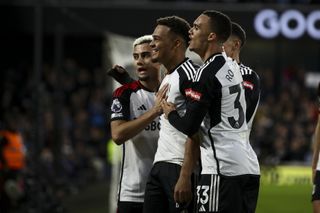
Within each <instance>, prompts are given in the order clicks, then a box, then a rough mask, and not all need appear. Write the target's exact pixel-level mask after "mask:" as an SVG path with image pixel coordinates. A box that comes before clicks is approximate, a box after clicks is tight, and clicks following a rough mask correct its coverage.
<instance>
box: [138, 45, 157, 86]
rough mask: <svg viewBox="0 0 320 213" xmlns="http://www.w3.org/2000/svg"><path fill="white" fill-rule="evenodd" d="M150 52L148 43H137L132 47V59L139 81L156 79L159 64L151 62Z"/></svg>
mask: <svg viewBox="0 0 320 213" xmlns="http://www.w3.org/2000/svg"><path fill="white" fill-rule="evenodd" d="M151 52H152V49H151V47H150V45H149V43H143V44H138V45H136V46H135V47H134V48H133V60H134V64H135V66H136V73H137V76H138V79H139V80H140V81H147V80H149V79H150V80H156V79H158V75H159V68H160V64H159V63H154V62H152V60H151Z"/></svg>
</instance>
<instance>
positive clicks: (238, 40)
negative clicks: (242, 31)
mask: <svg viewBox="0 0 320 213" xmlns="http://www.w3.org/2000/svg"><path fill="white" fill-rule="evenodd" d="M234 45H235V47H236V48H237V49H240V48H241V41H240V39H235V40H234Z"/></svg>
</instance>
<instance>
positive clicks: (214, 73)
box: [191, 54, 260, 176]
mask: <svg viewBox="0 0 320 213" xmlns="http://www.w3.org/2000/svg"><path fill="white" fill-rule="evenodd" d="M191 94H197V97H196V98H195V99H194V100H196V101H200V102H202V103H204V104H205V105H207V106H208V113H207V115H206V116H205V118H204V120H203V122H202V124H201V128H200V135H201V136H200V137H201V147H200V149H201V163H202V174H222V175H226V176H235V175H243V174H260V168H259V163H258V159H257V156H256V154H255V152H254V151H253V149H252V147H251V145H250V143H249V140H248V137H247V135H248V126H247V122H246V116H245V115H246V114H245V113H246V107H247V106H246V100H245V91H244V86H243V78H242V76H241V72H240V69H239V66H238V64H237V63H235V62H233V61H232V60H228V59H227V58H226V57H224V56H223V55H222V54H215V55H213V56H211V57H210V58H209V59H208V60H207V61H206V62H205V63H204V64H203V65H202V66H201V67H200V68H199V70H198V71H197V75H196V76H195V77H194V83H193V86H192V92H191Z"/></svg>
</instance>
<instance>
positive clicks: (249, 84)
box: [243, 81, 254, 90]
mask: <svg viewBox="0 0 320 213" xmlns="http://www.w3.org/2000/svg"><path fill="white" fill-rule="evenodd" d="M243 86H244V87H245V88H248V89H251V90H253V87H254V84H253V83H251V82H250V81H243Z"/></svg>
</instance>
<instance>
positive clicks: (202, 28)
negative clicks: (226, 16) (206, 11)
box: [189, 14, 210, 57]
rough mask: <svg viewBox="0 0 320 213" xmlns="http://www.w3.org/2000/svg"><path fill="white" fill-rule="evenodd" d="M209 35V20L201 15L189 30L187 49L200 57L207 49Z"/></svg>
mask: <svg viewBox="0 0 320 213" xmlns="http://www.w3.org/2000/svg"><path fill="white" fill-rule="evenodd" d="M209 34H210V18H209V17H208V16H206V15H203V14H201V15H200V16H199V17H198V18H197V19H196V20H195V21H194V23H193V26H192V28H191V29H190V30H189V37H190V42H189V49H190V51H193V52H195V53H197V54H198V55H199V56H200V57H201V56H202V55H204V53H205V51H206V49H207V47H208V37H209Z"/></svg>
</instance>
